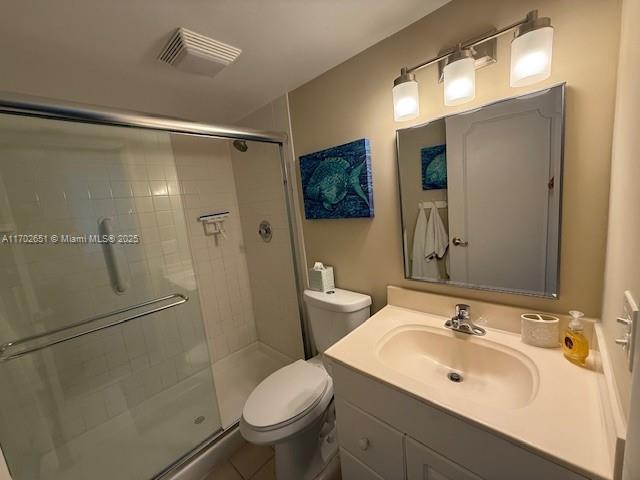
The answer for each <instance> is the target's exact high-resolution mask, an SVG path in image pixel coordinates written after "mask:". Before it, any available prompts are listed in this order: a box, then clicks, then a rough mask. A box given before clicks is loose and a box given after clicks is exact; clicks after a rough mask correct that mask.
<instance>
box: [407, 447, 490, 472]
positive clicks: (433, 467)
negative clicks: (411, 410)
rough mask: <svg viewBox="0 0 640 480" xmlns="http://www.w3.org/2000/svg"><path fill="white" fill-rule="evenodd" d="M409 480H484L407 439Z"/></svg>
mask: <svg viewBox="0 0 640 480" xmlns="http://www.w3.org/2000/svg"><path fill="white" fill-rule="evenodd" d="M406 442H407V443H406V445H407V480H482V479H481V478H480V477H479V476H477V475H475V474H473V473H471V472H470V471H469V470H467V469H465V468H462V467H461V466H460V465H456V464H455V463H453V462H452V461H451V460H449V459H447V458H445V457H443V456H442V455H438V454H437V453H436V452H434V451H433V450H431V449H430V448H427V447H425V446H424V445H422V444H420V443H418V442H416V441H415V440H413V439H411V438H409V437H407V439H406Z"/></svg>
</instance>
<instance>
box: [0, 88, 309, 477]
mask: <svg viewBox="0 0 640 480" xmlns="http://www.w3.org/2000/svg"><path fill="white" fill-rule="evenodd" d="M0 112H1V113H0V269H1V272H2V275H1V276H0V385H2V389H1V391H0V446H1V447H2V451H3V454H4V457H5V459H6V462H7V465H8V467H9V470H10V473H11V476H12V478H13V480H40V479H41V480H53V479H64V480H76V479H77V480H85V479H88V478H91V479H95V480H100V479H105V480H106V479H113V478H117V479H119V480H127V479H131V480H134V479H135V480H138V479H145V478H153V477H155V476H157V475H159V474H161V473H162V472H165V471H167V469H168V468H170V467H171V466H172V465H175V464H176V462H178V461H179V460H181V459H185V458H188V456H189V455H190V452H193V451H195V450H196V449H198V448H202V446H203V445H205V444H206V445H210V444H212V442H213V441H214V440H215V438H216V437H217V436H220V435H221V434H222V433H223V432H224V431H228V430H229V429H232V428H234V427H235V425H236V424H237V421H238V419H239V417H240V414H241V411H242V407H243V404H244V401H245V400H246V398H247V396H248V394H249V393H250V392H251V390H252V389H253V388H254V387H255V386H256V385H257V383H259V382H260V381H261V380H262V379H263V378H264V377H266V376H267V375H269V374H270V373H271V372H273V371H275V370H276V369H278V368H280V367H281V366H283V365H285V364H287V363H289V362H291V361H292V360H294V359H296V358H301V357H303V356H304V349H303V342H302V331H301V322H300V319H301V317H300V304H299V298H300V297H299V285H298V279H297V277H296V268H295V254H294V251H295V250H294V243H295V241H294V229H293V225H292V222H293V219H294V217H293V215H292V209H291V201H292V193H291V191H290V190H288V186H290V183H289V182H287V179H288V171H287V164H286V162H285V161H284V159H283V157H282V144H283V142H284V141H285V136H284V135H282V134H276V133H265V132H259V131H252V130H241V129H235V128H221V127H215V126H210V125H205V124H195V123H190V122H184V121H179V120H173V119H162V118H158V117H151V116H146V115H140V114H128V113H127V114H125V113H121V112H115V111H107V110H97V109H92V108H85V107H77V106H72V105H68V104H67V105H65V104H60V103H57V104H52V103H46V104H45V103H42V102H41V101H39V100H38V101H36V100H33V99H28V98H25V97H15V96H14V97H8V96H4V97H2V98H0ZM234 140H235V146H234Z"/></svg>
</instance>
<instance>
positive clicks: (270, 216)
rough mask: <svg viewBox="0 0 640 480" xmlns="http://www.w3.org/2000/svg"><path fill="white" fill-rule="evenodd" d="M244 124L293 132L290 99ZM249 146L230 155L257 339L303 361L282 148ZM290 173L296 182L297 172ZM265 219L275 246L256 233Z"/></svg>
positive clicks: (286, 152)
mask: <svg viewBox="0 0 640 480" xmlns="http://www.w3.org/2000/svg"><path fill="white" fill-rule="evenodd" d="M241 123H242V125H244V126H248V127H251V128H256V129H262V130H272V131H283V132H288V133H289V134H290V126H289V109H288V106H287V100H286V97H280V98H278V99H276V100H275V101H273V102H272V103H270V104H268V105H266V106H265V107H263V108H261V109H259V110H258V111H256V112H254V113H253V114H252V115H250V116H249V117H247V118H246V119H244V120H243V121H242V122H241ZM248 147H249V148H248V150H247V151H246V152H239V151H237V150H235V149H232V150H231V154H232V158H233V167H234V173H235V180H236V188H237V191H238V198H239V201H240V212H241V214H242V215H241V221H242V230H243V232H244V235H245V241H246V256H247V261H248V262H249V263H250V265H251V267H252V268H251V277H250V281H251V294H252V296H253V305H254V310H255V323H256V328H257V330H258V338H259V339H260V341H261V342H262V343H265V344H267V345H268V346H270V347H271V348H274V349H276V350H278V351H279V352H280V353H282V354H284V355H286V356H287V357H289V358H291V359H295V358H304V349H303V343H302V331H301V324H300V308H299V305H298V298H297V295H296V277H295V272H294V265H293V263H292V260H293V258H292V251H293V246H292V244H291V236H290V232H289V223H288V217H287V209H286V198H285V186H284V185H283V179H282V171H281V163H280V150H279V148H278V146H277V145H274V144H268V143H257V142H248ZM289 149H290V146H289V145H284V147H283V149H282V151H283V153H284V155H285V159H287V155H291V153H290V150H289ZM291 175H292V178H295V172H293V171H292V172H291ZM294 182H295V180H294ZM262 220H267V221H269V222H270V223H271V226H272V229H273V238H272V240H271V241H270V242H264V241H263V240H262V239H261V238H260V236H259V235H258V233H257V232H258V226H259V224H260V222H261V221H262Z"/></svg>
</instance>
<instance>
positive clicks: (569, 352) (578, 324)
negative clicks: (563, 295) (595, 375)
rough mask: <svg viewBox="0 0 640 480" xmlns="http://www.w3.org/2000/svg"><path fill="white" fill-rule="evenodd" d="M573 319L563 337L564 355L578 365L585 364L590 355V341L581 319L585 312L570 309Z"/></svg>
mask: <svg viewBox="0 0 640 480" xmlns="http://www.w3.org/2000/svg"><path fill="white" fill-rule="evenodd" d="M569 315H571V321H570V322H569V326H568V327H567V329H566V331H565V332H564V335H563V337H562V351H563V353H564V356H565V357H566V358H567V360H569V361H570V362H572V363H575V364H576V365H580V366H584V365H585V363H586V361H587V357H588V356H589V341H588V340H587V337H585V336H584V327H583V326H582V321H581V320H580V319H581V318H582V317H584V313H582V312H579V311H578V310H570V311H569Z"/></svg>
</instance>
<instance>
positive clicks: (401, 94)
mask: <svg viewBox="0 0 640 480" xmlns="http://www.w3.org/2000/svg"><path fill="white" fill-rule="evenodd" d="M419 114H420V97H419V96H418V82H416V81H408V82H402V83H399V84H398V85H396V86H395V87H393V118H394V119H395V121H396V122H404V121H406V120H412V119H414V118H416V117H417V116H418V115H419Z"/></svg>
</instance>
